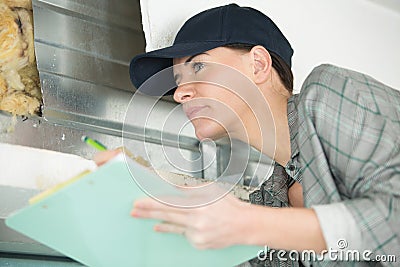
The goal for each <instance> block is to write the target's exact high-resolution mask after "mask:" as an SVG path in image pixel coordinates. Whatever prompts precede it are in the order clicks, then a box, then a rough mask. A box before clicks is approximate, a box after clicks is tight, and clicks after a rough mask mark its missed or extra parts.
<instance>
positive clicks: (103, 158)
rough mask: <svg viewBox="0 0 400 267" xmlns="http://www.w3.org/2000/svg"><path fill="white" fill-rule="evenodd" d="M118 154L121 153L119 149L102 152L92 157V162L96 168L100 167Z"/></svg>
mask: <svg viewBox="0 0 400 267" xmlns="http://www.w3.org/2000/svg"><path fill="white" fill-rule="evenodd" d="M119 153H121V150H120V149H115V150H107V151H102V152H99V153H97V154H96V155H94V157H93V160H94V162H96V164H97V166H101V165H103V164H104V163H106V162H107V161H109V160H110V159H112V158H114V157H115V156H116V155H118V154H119Z"/></svg>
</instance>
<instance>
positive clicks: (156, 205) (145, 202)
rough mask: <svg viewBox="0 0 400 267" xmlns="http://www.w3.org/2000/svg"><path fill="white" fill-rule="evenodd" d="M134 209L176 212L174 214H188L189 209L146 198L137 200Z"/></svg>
mask: <svg viewBox="0 0 400 267" xmlns="http://www.w3.org/2000/svg"><path fill="white" fill-rule="evenodd" d="M133 208H134V209H141V210H154V211H155V210H158V211H165V212H174V213H187V212H188V209H187V208H181V207H174V206H170V205H167V204H165V203H162V202H160V201H157V200H155V199H153V198H149V197H145V198H142V199H137V200H136V201H135V202H134V203H133Z"/></svg>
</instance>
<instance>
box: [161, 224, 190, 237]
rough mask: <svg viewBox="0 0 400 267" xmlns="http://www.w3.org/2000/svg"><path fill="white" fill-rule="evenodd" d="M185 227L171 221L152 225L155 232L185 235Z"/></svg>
mask: <svg viewBox="0 0 400 267" xmlns="http://www.w3.org/2000/svg"><path fill="white" fill-rule="evenodd" d="M185 229H186V228H185V227H184V226H182V225H177V224H172V223H167V222H164V223H160V224H157V225H155V226H154V230H155V231H156V232H161V233H175V234H181V235H185Z"/></svg>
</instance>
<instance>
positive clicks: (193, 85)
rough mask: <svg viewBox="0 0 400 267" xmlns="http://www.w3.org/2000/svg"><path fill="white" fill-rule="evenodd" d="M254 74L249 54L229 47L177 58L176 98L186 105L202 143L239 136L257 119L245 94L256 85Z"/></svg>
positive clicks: (175, 70) (185, 110) (175, 60)
mask: <svg viewBox="0 0 400 267" xmlns="http://www.w3.org/2000/svg"><path fill="white" fill-rule="evenodd" d="M251 74H252V66H251V60H250V58H249V56H248V53H246V52H243V51H239V50H234V49H230V48H225V47H218V48H215V49H212V50H209V51H207V52H204V53H201V54H198V55H194V56H188V57H184V58H177V59H174V77H175V80H176V82H177V85H178V87H177V89H176V91H175V93H174V99H175V101H176V102H178V103H181V104H182V105H183V110H184V112H185V114H186V116H187V117H188V118H189V119H190V120H191V122H192V124H193V126H194V128H195V132H196V136H197V138H198V139H199V140H204V139H206V138H210V139H213V140H216V139H218V138H221V137H223V136H226V135H227V134H229V135H231V136H232V137H235V135H240V133H239V132H241V131H242V130H243V129H245V128H246V127H247V126H248V125H247V124H248V122H249V120H253V119H254V116H252V111H251V108H250V107H249V105H248V104H246V101H244V100H243V98H244V99H245V98H246V97H245V96H243V95H242V93H241V92H243V91H242V90H243V88H249V86H255V85H254V84H253V83H252V82H251V77H252V76H251ZM249 78H250V79H249Z"/></svg>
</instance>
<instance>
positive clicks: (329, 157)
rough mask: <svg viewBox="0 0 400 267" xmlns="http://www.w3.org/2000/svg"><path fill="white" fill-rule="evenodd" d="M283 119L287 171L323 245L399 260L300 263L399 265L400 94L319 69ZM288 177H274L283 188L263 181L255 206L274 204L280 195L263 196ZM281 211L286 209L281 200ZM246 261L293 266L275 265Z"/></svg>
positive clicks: (354, 74)
mask: <svg viewBox="0 0 400 267" xmlns="http://www.w3.org/2000/svg"><path fill="white" fill-rule="evenodd" d="M288 120H289V128H290V136H291V150H292V157H291V160H290V161H289V162H288V164H287V165H286V166H285V168H284V169H285V171H286V174H288V175H289V176H290V177H292V178H293V179H294V180H296V181H298V182H300V183H301V184H302V187H303V196H304V205H305V207H308V208H313V209H314V210H315V212H316V214H317V216H318V219H319V222H320V225H321V229H322V232H323V235H324V238H325V241H326V243H327V247H328V248H331V249H335V250H337V251H343V252H346V251H351V250H358V251H360V252H361V253H362V252H363V251H367V250H369V251H371V253H372V254H370V255H369V254H368V255H367V256H369V258H371V259H374V258H375V257H376V256H377V255H386V256H388V255H395V256H396V260H397V263H396V262H383V261H382V262H379V263H377V262H373V261H369V262H365V261H364V262H352V263H349V262H340V261H317V262H307V261H304V262H303V264H304V265H306V266H309V265H312V266H349V264H350V265H352V266H396V265H398V264H399V262H400V92H399V91H396V90H394V89H392V88H390V87H387V86H385V85H383V84H382V83H380V82H378V81H376V80H374V79H373V78H371V77H369V76H366V75H364V74H361V73H358V72H355V71H350V70H346V69H342V68H338V67H335V66H332V65H321V66H319V67H317V68H315V69H314V70H313V71H312V72H311V74H310V75H309V76H308V78H307V79H306V81H305V82H304V84H303V87H302V90H301V92H300V94H299V95H295V96H293V97H291V98H290V99H289V102H288ZM281 168H283V167H281ZM274 173H276V172H274ZM286 174H282V173H281V175H280V176H279V177H280V179H277V178H276V177H275V179H274V180H273V181H275V182H277V183H279V181H280V184H277V185H274V186H271V181H270V180H271V178H270V179H268V180H267V181H266V182H265V183H264V184H263V186H261V188H260V190H259V191H257V192H255V193H254V195H253V197H252V196H250V199H251V200H252V202H253V203H255V204H261V202H262V201H264V205H269V206H270V204H269V203H274V201H273V200H271V199H269V200H268V197H269V198H271V197H272V198H274V197H273V196H274V195H281V194H282V190H280V191H278V193H276V194H274V193H273V192H272V193H271V192H269V193H266V190H265V188H272V187H273V188H280V189H282V188H284V187H285V185H286V184H287V183H288V178H286V179H285V178H284V176H285V175H286ZM273 176H274V175H273ZM289 180H290V179H289ZM267 184H268V186H266V185H267ZM260 196H267V197H260ZM256 199H258V201H256ZM260 199H261V200H260ZM279 199H282V197H280V198H279ZM266 200H267V201H266ZM275 200H277V198H275ZM275 205H276V202H275ZM275 205H274V206H275ZM280 206H287V203H284V202H281V204H280ZM293 227H296V226H295V222H294V224H293ZM282 236H284V235H282ZM360 257H362V255H360ZM345 259H346V258H343V260H345ZM249 263H252V264H251V266H296V265H297V262H290V261H289V262H279V260H277V259H273V260H271V261H268V262H267V261H265V262H263V263H261V262H260V261H258V262H257V261H256V260H252V261H250V262H249Z"/></svg>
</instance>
